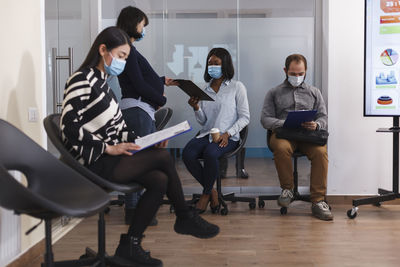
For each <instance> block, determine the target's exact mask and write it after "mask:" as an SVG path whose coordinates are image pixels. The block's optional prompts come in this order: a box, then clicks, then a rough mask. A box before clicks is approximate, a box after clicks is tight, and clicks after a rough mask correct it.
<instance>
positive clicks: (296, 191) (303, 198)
mask: <svg viewBox="0 0 400 267" xmlns="http://www.w3.org/2000/svg"><path fill="white" fill-rule="evenodd" d="M271 135H272V131H271V130H268V131H267V146H268V148H269V149H270V150H271V151H272V149H271V146H270V139H271ZM272 152H273V151H272ZM303 156H305V154H303V153H302V152H300V151H298V150H296V151H294V152H293V154H292V158H293V180H294V188H293V196H294V199H293V201H297V200H300V201H306V202H310V195H309V194H307V195H301V194H300V193H299V186H298V183H299V174H298V172H297V159H298V158H300V157H303ZM278 198H279V195H269V196H266V195H262V196H259V197H258V207H259V208H264V207H265V202H264V200H277V199H278ZM280 212H281V214H282V215H285V214H286V213H287V208H286V207H281V209H280Z"/></svg>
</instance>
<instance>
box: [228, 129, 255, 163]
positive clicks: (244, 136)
mask: <svg viewBox="0 0 400 267" xmlns="http://www.w3.org/2000/svg"><path fill="white" fill-rule="evenodd" d="M248 134H249V126H248V125H246V127H244V128H243V129H242V130H241V131H240V139H239V145H238V147H237V148H236V149H235V150H233V151H231V152H228V153H225V154H224V155H223V156H222V157H223V158H230V157H232V156H234V155H236V154H237V153H238V152H239V151H240V150H241V149H242V148H243V147H244V145H245V144H246V140H247V135H248Z"/></svg>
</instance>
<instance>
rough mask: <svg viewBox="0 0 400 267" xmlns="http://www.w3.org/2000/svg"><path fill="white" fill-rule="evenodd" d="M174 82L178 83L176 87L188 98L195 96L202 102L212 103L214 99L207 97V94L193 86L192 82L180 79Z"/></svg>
mask: <svg viewBox="0 0 400 267" xmlns="http://www.w3.org/2000/svg"><path fill="white" fill-rule="evenodd" d="M174 81H176V82H178V83H179V85H178V87H179V88H181V89H182V91H184V92H185V93H186V94H188V95H189V96H190V97H192V96H195V97H198V98H199V99H200V100H203V101H214V99H212V98H211V97H210V96H209V95H207V93H205V92H204V91H203V90H201V89H200V87H198V86H197V85H195V84H194V83H193V82H192V81H190V80H182V79H177V80H174Z"/></svg>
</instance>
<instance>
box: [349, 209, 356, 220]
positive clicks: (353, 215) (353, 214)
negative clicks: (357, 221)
mask: <svg viewBox="0 0 400 267" xmlns="http://www.w3.org/2000/svg"><path fill="white" fill-rule="evenodd" d="M347 217H349V218H350V219H354V218H355V217H357V207H355V208H352V209H351V210H348V211H347Z"/></svg>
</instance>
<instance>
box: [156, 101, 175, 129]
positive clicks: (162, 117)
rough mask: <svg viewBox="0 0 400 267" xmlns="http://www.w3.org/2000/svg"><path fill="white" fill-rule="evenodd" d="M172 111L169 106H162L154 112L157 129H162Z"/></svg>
mask: <svg viewBox="0 0 400 267" xmlns="http://www.w3.org/2000/svg"><path fill="white" fill-rule="evenodd" d="M172 113H173V110H172V109H171V108H169V107H162V108H160V109H158V110H157V111H156V112H155V113H154V119H155V124H156V130H157V131H160V130H162V129H164V127H165V125H167V123H168V122H169V120H170V119H171V116H172Z"/></svg>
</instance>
